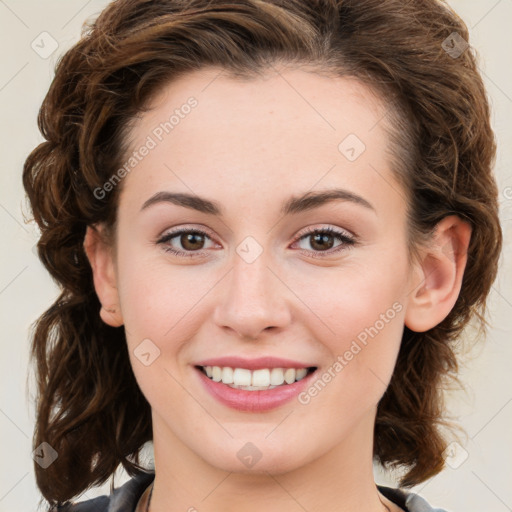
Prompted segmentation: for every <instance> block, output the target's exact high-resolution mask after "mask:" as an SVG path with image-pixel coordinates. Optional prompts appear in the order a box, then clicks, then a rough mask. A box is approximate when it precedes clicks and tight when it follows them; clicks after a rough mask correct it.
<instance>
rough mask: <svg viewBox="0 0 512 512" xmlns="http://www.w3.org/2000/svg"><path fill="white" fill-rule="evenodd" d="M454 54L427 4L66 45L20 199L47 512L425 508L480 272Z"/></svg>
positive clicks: (358, 2)
mask: <svg viewBox="0 0 512 512" xmlns="http://www.w3.org/2000/svg"><path fill="white" fill-rule="evenodd" d="M467 41H468V32H467V29H466V26H465V25H464V24H463V22H462V21H461V20H460V19H459V18H458V17H457V16H456V15H455V14H454V13H453V12H452V11H451V10H450V9H449V8H448V7H447V6H446V5H445V4H444V3H441V2H438V1H436V0H422V1H418V2H408V3H404V2H402V1H399V0H396V1H395V0H386V1H384V2H383V1H382V0H348V1H345V0H343V1H341V0H339V1H335V0H322V1H318V2H315V3H314V4H312V3H311V2H307V1H305V0H303V1H299V0H280V1H274V2H272V1H269V0H268V1H267V0H243V1H236V2H222V1H213V2H212V1H206V0H194V1H189V2H179V1H177V0H176V1H169V0H152V1H144V0H118V1H116V2H113V3H112V4H111V5H109V6H108V7H107V8H106V9H105V10H104V11H103V12H102V13H101V15H100V16H99V18H98V19H97V20H96V22H95V23H94V24H93V25H92V26H91V27H89V29H88V30H86V31H85V33H84V35H83V37H82V39H81V40H80V41H79V42H78V43H77V44H76V45H75V46H74V47H73V48H71V50H69V51H68V52H67V53H66V54H65V55H64V57H63V58H62V60H61V61H60V62H59V64H58V66H57V69H56V76H55V79H54V81H53V83H52V85H51V87H50V91H49V93H48V95H47V97H46V98H45V100H44V103H43V105H42V109H41V113H40V118H39V121H40V128H41V131H42V133H43V135H44V136H45V137H46V142H44V143H42V144H41V145H40V146H38V147H37V148H36V149H35V150H34V151H33V152H32V153H31V155H30V156H29V157H28V159H27V161H26V164H25V169H24V175H23V180H24V186H25V189H26V192H27V194H28V197H29V199H30V202H31V206H32V210H33V214H34V218H35V220H36V221H37V223H38V224H39V226H40V229H41V233H42V234H41V239H40V242H39V244H38V249H39V255H40V258H41V260H42V261H43V263H44V264H45V266H46V267H47V269H48V270H49V272H50V273H51V274H52V276H53V277H54V278H55V279H56V280H57V281H58V282H59V283H60V284H61V286H62V293H61V296H60V297H59V298H58V300H57V301H56V302H55V304H54V305H53V306H52V307H51V308H50V309H49V310H48V311H47V312H46V313H45V314H44V315H42V316H41V318H40V319H39V321H38V322H37V326H36V329H35V333H34V339H33V356H34V358H35V360H36V362H37V377H38V385H39V396H38V409H37V424H36V430H35V433H34V447H35V448H38V447H39V448H40V449H41V457H42V458H43V459H44V458H45V457H46V458H47V459H46V463H45V464H35V470H36V479H37V484H38V486H39V488H40V490H41V492H42V494H43V496H44V498H45V499H46V500H47V502H48V503H49V505H50V506H51V507H53V510H71V511H83V510H107V509H108V510H109V511H110V512H113V511H116V512H121V511H128V510H130V511H132V510H137V511H140V512H142V511H151V512H158V511H163V510H165V511H170V512H174V511H182V510H189V511H194V510H200V511H203V510H204V511H219V510H243V511H247V512H250V511H253V510H261V509H262V508H265V509H266V510H267V511H269V512H273V511H274V510H287V511H293V510H308V511H317V510H322V511H325V510H329V511H349V510H364V511H369V512H376V511H383V510H388V511H393V512H396V511H401V510H407V511H410V512H419V511H420V510H421V511H423V510H433V509H432V508H431V507H430V506H429V505H428V504H427V503H426V502H425V500H423V499H422V498H421V497H420V496H419V495H416V494H414V493H412V492H410V491H407V489H406V488H407V487H411V486H413V485H416V484H418V483H420V482H423V481H425V480H426V479H428V478H430V477H432V476H433V475H435V474H437V473H439V471H441V469H442V468H443V465H444V452H445V449H446V447H447V445H448V441H447V440H446V439H445V438H444V437H443V436H442V435H441V432H440V428H441V427H442V426H443V408H442V388H443V386H444V385H445V383H446V382H447V380H448V379H449V378H452V377H453V375H454V373H455V371H456V369H457V360H456V357H455V353H454V344H455V342H456V341H457V339H458V338H459V337H460V336H461V333H462V330H463V328H464V326H465V325H466V324H467V323H468V321H469V320H470V319H471V318H473V317H474V316H476V317H477V319H480V320H481V321H482V323H483V322H484V317H483V314H484V312H485V301H486V297H487V295H488V292H489V290H490V287H491V285H492V283H493V281H494V279H495V276H496V270H497V260H498V257H499V253H500V249H501V230H500V226H499V222H498V206H497V190H496V183H495V180H494V177H493V174H492V164H493V162H494V155H495V142H494V136H493V133H492V130H491V127H490V122H489V107H488V103H487V99H486V94H485V90H484V87H483V84H482V80H481V77H480V75H479V73H478V70H477V67H476V64H475V58H474V56H473V54H472V53H471V51H470V49H469V48H468V47H467ZM148 441H152V442H153V447H154V462H155V465H154V468H153V469H152V470H148V468H144V467H143V466H142V465H141V464H140V459H139V451H140V449H141V447H142V446H143V444H144V443H146V442H148ZM43 443H45V444H43ZM373 461H376V462H379V463H381V464H382V465H383V466H384V467H391V468H398V469H401V470H402V471H403V473H402V477H401V480H400V488H399V489H391V488H388V487H383V486H377V485H376V484H375V482H374V478H373V472H372V462H373ZM119 464H122V465H123V467H124V468H125V469H126V470H127V471H128V473H129V475H130V476H131V477H132V478H131V480H129V481H128V482H127V483H126V484H125V485H124V486H122V487H120V488H117V489H115V490H114V489H111V490H112V492H111V495H110V496H102V497H99V498H96V499H94V500H87V501H85V503H81V504H80V505H76V504H75V505H71V504H70V503H69V502H70V501H72V499H73V498H74V497H76V496H77V495H79V494H80V493H82V492H83V491H84V490H86V489H87V488H89V487H90V486H91V485H98V484H101V483H103V482H105V481H106V480H107V479H108V478H109V477H110V476H111V475H112V474H113V473H114V471H115V470H116V468H117V467H118V466H119ZM43 466H45V467H43Z"/></svg>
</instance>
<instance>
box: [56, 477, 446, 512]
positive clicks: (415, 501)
mask: <svg viewBox="0 0 512 512" xmlns="http://www.w3.org/2000/svg"><path fill="white" fill-rule="evenodd" d="M154 478H155V473H154V472H151V473H141V474H139V475H136V476H134V477H132V478H131V479H130V480H128V481H127V482H125V483H124V484H123V485H122V486H121V487H117V488H116V489H114V492H113V493H112V494H111V495H110V496H106V495H103V496H98V497H97V498H92V499H90V500H86V501H82V502H79V503H75V504H72V505H66V506H61V507H58V508H54V509H52V510H51V512H134V511H135V507H136V506H137V502H138V501H139V498H140V497H141V496H142V493H143V492H144V491H145V490H146V488H147V487H148V485H149V484H150V483H151V482H152V481H153V479H154ZM377 487H378V489H379V491H380V492H381V493H382V494H383V495H384V496H386V498H388V499H389V500H390V501H392V502H393V503H395V504H397V505H398V506H399V507H401V508H403V509H404V511H405V512H446V510H444V509H441V508H432V507H431V506H430V505H429V504H428V503H427V502H426V501H425V500H424V499H423V498H422V497H421V496H419V495H418V494H414V493H413V492H408V491H404V490H403V489H393V488H391V487H384V486H381V485H378V486H377Z"/></svg>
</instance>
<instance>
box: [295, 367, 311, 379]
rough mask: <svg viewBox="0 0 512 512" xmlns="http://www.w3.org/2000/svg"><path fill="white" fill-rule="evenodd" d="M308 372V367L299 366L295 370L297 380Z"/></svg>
mask: <svg viewBox="0 0 512 512" xmlns="http://www.w3.org/2000/svg"><path fill="white" fill-rule="evenodd" d="M307 373H308V370H307V369H306V368H299V369H298V370H297V371H296V372H295V380H302V379H303V378H304V377H305V376H306V375H307Z"/></svg>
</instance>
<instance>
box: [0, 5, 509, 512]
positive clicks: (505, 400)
mask: <svg viewBox="0 0 512 512" xmlns="http://www.w3.org/2000/svg"><path fill="white" fill-rule="evenodd" d="M106 4H107V1H106V0H89V1H86V0H67V1H65V2H64V1H63V0H62V1H57V0H51V1H44V2H42V1H36V0H24V1H14V0H0V45H1V46H0V49H1V50H0V51H1V54H2V66H1V68H0V106H1V113H2V115H1V118H0V132H1V135H0V140H1V144H2V146H1V148H2V151H1V163H0V166H1V173H0V180H1V186H0V226H1V230H2V234H1V246H2V250H1V253H0V257H1V261H0V262H1V265H0V315H1V317H0V320H1V323H0V326H1V333H2V341H1V345H0V350H1V361H0V364H1V368H0V390H1V391H0V393H1V394H0V442H1V451H0V454H1V457H0V512H22V511H23V512H27V511H30V510H36V505H37V503H38V500H39V497H40V495H39V492H38V489H37V487H36V484H35V479H34V474H33V468H32V466H33V461H32V450H31V437H32V431H33V425H34V409H33V406H32V398H33V390H34V386H33V385H31V386H30V387H29V388H27V386H26V376H27V372H28V370H29V367H28V351H29V334H28V333H29V330H28V329H29V325H30V324H31V323H32V322H33V321H34V320H35V319H36V318H37V317H38V316H39V315H40V314H41V313H43V311H44V310H45V309H46V308H47V307H48V306H49V305H50V304H51V302H52V301H53V299H54V298H55V297H56V294H57V288H56V286H55V285H54V283H53V282H52V281H51V279H50V278H49V277H48V275H47V273H46V271H45V270H44V269H43V267H42V265H41V264H40V263H39V260H38V259H37V257H36V255H35V252H34V250H33V247H34V244H35V243H36V241H37V238H38V236H37V230H36V228H35V227H34V225H32V224H25V223H24V221H23V215H22V208H24V193H23V189H22V184H21V170H22V165H23V161H24V159H25V158H26V156H27V155H28V153H29V152H30V151H31V150H32V148H33V147H35V146H36V145H37V144H38V143H39V142H40V141H42V138H41V136H40V134H39V132H38V130H37V127H36V115H37V111H38V108H39V106H40V104H41V102H42V100H43V97H44V95H45V94H46V91H47V89H48V87H49V85H50V82H51V79H52V76H53V68H54V65H55V62H56V60H57V57H58V56H59V55H61V54H62V53H63V52H64V50H65V49H67V48H68V47H69V46H71V45H72V44H73V43H75V42H76V41H77V40H78V38H79V34H80V28H81V24H82V22H83V21H85V20H86V19H87V18H89V17H91V16H95V15H96V14H97V13H99V12H100V11H101V9H102V8H103V7H104V6H105V5H106ZM450 4H451V5H452V6H453V7H454V8H455V10H456V11H457V12H458V13H459V14H460V16H461V17H462V18H463V19H464V20H465V21H466V23H467V24H468V26H469V27H470V32H471V41H470V43H471V44H472V46H473V47H474V48H476V49H477V51H478V53H479V55H480V68H481V71H482V73H483V76H484V78H485V81H486V84H487V87H488V92H489V95H490V99H491V103H492V110H493V125H494V128H495V131H496V133H497V137H498V142H499V153H498V159H497V165H496V173H497V178H498V182H499V186H500V203H501V215H502V219H503V227H504V232H505V252H504V255H503V258H502V262H501V270H500V276H499V279H498V282H497V283H496V284H495V285H494V287H493V291H492V294H491V298H490V302H489V306H490V308H489V310H490V322H491V325H492V329H491V330H490V331H489V335H488V338H487V341H485V342H481V343H479V344H478V345H477V348H476V349H474V350H473V351H472V352H471V354H470V355H469V357H467V358H465V363H464V364H463V367H462V371H461V378H462V381H463V383H464V385H465V386H466V387H467V392H466V393H462V392H454V393H452V394H451V395H450V396H449V397H448V409H449V412H450V415H451V417H453V418H454V419H456V420H458V421H459V422H460V424H461V425H462V426H463V427H464V428H465V430H466V432H467V438H466V439H462V440H461V441H460V444H459V445H454V446H455V451H454V452H453V453H451V454H449V455H448V460H449V462H450V465H451V466H452V467H449V466H448V467H447V469H446V470H445V471H443V472H442V473H441V474H439V475H437V476H436V477H434V478H433V479H431V480H430V481H428V482H426V483H423V484H422V485H419V486H418V487H416V488H414V489H413V490H414V491H416V492H419V493H421V494H422V495H423V496H424V497H425V498H427V500H428V501H429V502H431V503H432V504H433V505H435V506H439V507H443V508H446V509H447V510H449V511H452V512H463V511H464V512H477V511H478V512H482V511H484V510H485V511H486V512H506V511H507V510H508V511H512V485H511V484H512V463H511V460H512V441H511V434H510V433H511V431H512V385H511V384H512V377H511V372H510V369H509V366H510V363H511V362H512V343H511V334H512V254H511V253H512V171H511V163H512V65H511V64H512V62H511V60H512V59H511V52H512V50H511V48H512V30H511V28H510V22H511V21H512V0H499V1H497V0H489V1H488V0H485V1H484V0H451V1H450ZM42 32H48V33H49V34H50V35H51V37H52V38H53V39H54V40H55V41H56V42H57V43H58V48H57V49H56V50H55V51H54V53H52V54H51V55H50V56H47V58H42V57H41V56H40V55H38V53H36V51H34V49H32V47H31V44H32V42H33V41H35V42H36V43H37V42H39V47H40V50H39V51H40V52H43V51H49V50H51V46H50V38H49V36H46V35H43V36H41V35H40V34H41V33H42ZM41 38H46V39H45V41H46V42H45V44H44V49H43V48H42V46H43V44H42V43H41V42H40V41H41ZM43 56H44V57H46V56H45V55H43ZM433 86H435V85H434V84H433ZM24 211H27V210H26V209H25V210H24ZM468 336H469V334H468ZM29 393H30V394H29ZM148 448H149V450H148V452H147V453H148V454H150V448H151V445H148ZM376 478H377V481H378V482H379V483H384V484H388V485H394V481H393V477H392V476H391V475H384V474H382V473H381V472H380V471H377V472H376ZM126 479H127V475H126V474H125V473H124V471H118V473H117V474H116V484H121V483H122V482H124V481H126ZM104 493H108V483H107V484H105V485H104V486H103V487H101V488H96V489H91V490H89V491H87V492H86V493H85V494H84V495H83V496H82V497H81V499H86V498H90V497H93V496H96V495H99V494H104Z"/></svg>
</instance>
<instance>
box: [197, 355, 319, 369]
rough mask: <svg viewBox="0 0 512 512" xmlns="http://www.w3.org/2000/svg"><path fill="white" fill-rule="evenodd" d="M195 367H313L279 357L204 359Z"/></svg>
mask: <svg viewBox="0 0 512 512" xmlns="http://www.w3.org/2000/svg"><path fill="white" fill-rule="evenodd" d="M195 365H196V366H220V367H224V366H230V367H231V368H246V369H247V370H260V369H263V368H311V367H313V366H314V365H312V364H309V363H302V362H300V361H293V360H291V359H281V358H279V357H271V356H267V357H257V358H255V359H245V358H243V357H237V356H229V357H217V358H212V359H205V360H203V361H199V362H198V363H196V364H195Z"/></svg>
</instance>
